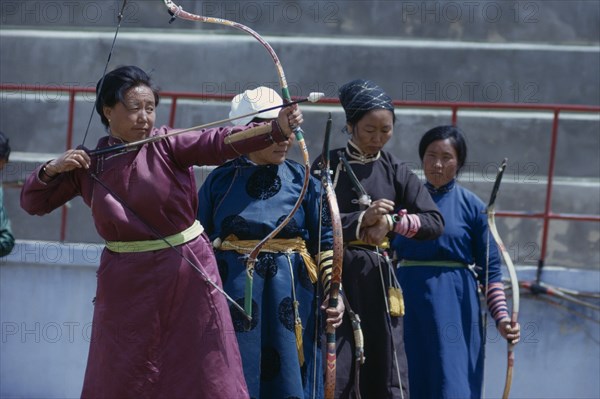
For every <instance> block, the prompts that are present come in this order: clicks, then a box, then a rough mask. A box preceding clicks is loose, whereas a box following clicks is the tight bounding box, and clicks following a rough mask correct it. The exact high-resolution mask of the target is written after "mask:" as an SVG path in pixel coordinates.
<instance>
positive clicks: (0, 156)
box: [0, 132, 10, 161]
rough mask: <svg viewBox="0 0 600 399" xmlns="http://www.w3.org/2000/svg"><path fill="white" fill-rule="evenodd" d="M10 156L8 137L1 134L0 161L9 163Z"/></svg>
mask: <svg viewBox="0 0 600 399" xmlns="http://www.w3.org/2000/svg"><path fill="white" fill-rule="evenodd" d="M9 156H10V145H9V144H8V137H6V136H5V135H4V133H2V132H0V160H6V161H8V157H9Z"/></svg>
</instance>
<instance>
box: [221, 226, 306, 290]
mask: <svg viewBox="0 0 600 399" xmlns="http://www.w3.org/2000/svg"><path fill="white" fill-rule="evenodd" d="M259 242H260V241H259V240H239V239H238V238H237V237H236V236H235V235H234V234H231V235H229V236H227V237H226V238H225V240H224V241H223V242H221V243H220V244H219V243H213V246H214V247H215V248H217V249H220V250H222V251H236V252H237V253H240V254H249V253H250V252H251V251H252V250H253V249H254V247H256V244H258V243H259ZM261 252H273V253H278V252H288V253H289V252H296V253H298V254H300V256H302V259H303V260H304V264H305V265H306V271H307V272H308V276H309V277H310V281H312V282H313V283H316V282H317V265H316V263H315V261H314V260H313V258H312V256H310V254H309V253H308V250H307V249H306V242H305V241H304V240H303V239H302V238H300V237H294V238H272V239H270V240H269V241H267V243H266V244H265V246H264V247H262V249H261Z"/></svg>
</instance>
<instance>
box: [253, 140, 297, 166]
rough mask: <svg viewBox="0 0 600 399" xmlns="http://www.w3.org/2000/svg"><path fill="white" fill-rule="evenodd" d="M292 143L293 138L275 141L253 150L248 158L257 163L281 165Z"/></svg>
mask: <svg viewBox="0 0 600 399" xmlns="http://www.w3.org/2000/svg"><path fill="white" fill-rule="evenodd" d="M292 137H293V135H292ZM290 145H291V139H288V140H285V141H282V142H280V143H273V144H271V145H270V146H268V147H267V148H264V149H262V150H258V151H254V152H251V153H250V154H248V158H250V160H251V161H252V162H254V163H255V164H257V165H279V164H282V163H283V162H284V161H285V158H286V156H287V152H288V150H289V148H290Z"/></svg>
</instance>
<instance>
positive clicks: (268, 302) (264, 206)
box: [198, 157, 332, 399]
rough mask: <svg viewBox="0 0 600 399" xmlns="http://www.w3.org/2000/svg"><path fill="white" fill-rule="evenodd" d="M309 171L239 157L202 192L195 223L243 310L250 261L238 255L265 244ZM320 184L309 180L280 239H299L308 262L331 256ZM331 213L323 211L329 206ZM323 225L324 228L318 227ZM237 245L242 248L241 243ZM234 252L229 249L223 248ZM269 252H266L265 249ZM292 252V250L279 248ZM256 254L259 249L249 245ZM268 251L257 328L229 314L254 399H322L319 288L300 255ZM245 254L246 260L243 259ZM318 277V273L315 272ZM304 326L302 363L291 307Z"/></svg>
mask: <svg viewBox="0 0 600 399" xmlns="http://www.w3.org/2000/svg"><path fill="white" fill-rule="evenodd" d="M304 174H305V172H304V167H303V166H302V165H300V164H298V163H296V162H294V161H291V160H286V161H285V162H284V163H283V164H281V165H256V164H254V163H253V162H252V161H250V160H249V159H248V158H246V157H240V158H238V159H235V160H233V161H231V162H228V163H226V164H225V165H223V166H221V167H219V168H217V169H215V170H214V171H213V172H212V173H211V174H210V175H209V176H208V178H207V179H206V181H205V183H204V184H203V185H202V188H201V189H200V192H199V198H200V208H199V211H198V218H199V219H200V221H201V222H202V224H203V225H204V226H205V228H206V231H207V232H208V233H209V236H210V238H211V240H216V241H215V244H216V245H217V246H219V242H223V243H222V244H221V246H220V248H221V249H218V250H216V251H215V252H216V257H217V262H218V264H219V271H220V273H221V278H222V279H223V284H224V287H225V290H226V292H227V293H228V294H229V295H230V296H232V297H233V299H235V300H236V301H237V302H238V303H239V304H241V305H242V306H243V304H244V286H245V283H246V263H245V260H246V256H245V255H247V254H248V253H249V252H250V251H249V250H247V251H236V250H233V249H231V248H232V247H231V246H233V247H240V246H241V245H242V244H243V243H244V242H248V241H247V240H257V241H258V240H261V239H263V238H264V237H265V236H267V235H268V234H269V233H270V232H271V231H272V230H274V229H275V227H276V226H277V225H279V224H280V223H281V221H282V220H283V219H284V218H285V216H287V215H288V214H289V213H290V212H291V210H292V208H293V206H294V204H295V202H296V200H297V198H298V196H299V194H300V191H301V189H302V180H303V177H304ZM319 192H320V191H319V182H318V181H317V180H316V179H314V178H312V177H311V179H310V183H309V186H308V190H307V193H306V196H305V198H304V201H303V202H302V206H301V207H300V208H299V209H298V211H297V212H296V213H295V214H294V217H293V219H292V220H291V221H290V223H289V224H287V225H286V226H285V227H284V228H283V230H282V231H281V232H280V233H279V234H278V235H277V237H276V238H277V239H284V240H286V239H287V240H290V241H291V240H292V239H295V238H300V239H301V240H303V241H304V242H306V247H307V250H308V252H309V253H310V255H313V256H314V255H315V254H317V252H318V250H319V237H318V234H319V225H320V223H323V225H322V226H321V233H322V236H321V239H320V243H321V248H320V250H321V251H324V250H330V249H331V248H332V234H331V227H330V219H329V218H328V217H327V215H328V213H327V212H328V211H327V210H326V209H324V211H323V214H324V215H325V216H326V217H324V218H320V217H319V211H320V203H321V200H320V194H319ZM325 205H326V204H325ZM321 220H322V221H323V222H321ZM236 239H237V240H239V241H236ZM226 243H229V244H230V245H231V246H230V247H229V248H230V249H229V250H226V249H225V244H226ZM268 245H269V244H267V246H265V247H264V248H267V247H268ZM282 245H283V246H284V247H288V246H289V247H291V244H285V243H283V244H282ZM250 247H254V244H252V245H250ZM289 247H288V248H284V249H281V250H277V249H270V250H268V251H266V252H265V251H263V252H261V253H260V254H259V256H258V261H257V263H256V266H255V273H254V283H253V284H254V287H253V291H252V303H253V306H252V309H253V314H252V322H251V323H248V322H247V321H246V319H245V318H244V316H243V315H242V313H241V312H240V311H239V310H238V309H236V308H234V307H232V306H230V310H231V315H232V319H233V325H234V328H235V331H236V335H237V338H238V343H239V346H240V352H241V354H242V361H243V366H244V375H245V377H246V382H247V384H248V389H249V392H250V396H251V397H253V398H263V399H264V398H274V399H281V398H320V397H322V395H323V375H322V374H323V369H322V360H321V358H322V356H321V352H320V343H319V341H318V339H319V333H320V331H321V330H322V327H321V326H320V324H321V323H320V321H319V318H318V315H319V312H320V310H319V306H320V304H321V302H322V301H323V298H322V297H319V296H317V287H316V284H315V283H314V282H313V281H311V279H310V278H309V274H308V272H307V264H306V262H305V261H304V260H303V258H302V256H300V254H299V253H298V252H292V251H289V249H290V248H289ZM244 254H245V255H244ZM312 268H313V269H314V268H315V266H312ZM295 301H297V302H298V304H299V307H298V313H299V317H300V319H301V321H302V326H303V328H304V331H303V357H304V362H303V364H302V366H301V365H300V361H299V355H298V351H297V349H296V337H295V334H294V330H295V325H294V324H295V312H294V307H293V306H294V302H295Z"/></svg>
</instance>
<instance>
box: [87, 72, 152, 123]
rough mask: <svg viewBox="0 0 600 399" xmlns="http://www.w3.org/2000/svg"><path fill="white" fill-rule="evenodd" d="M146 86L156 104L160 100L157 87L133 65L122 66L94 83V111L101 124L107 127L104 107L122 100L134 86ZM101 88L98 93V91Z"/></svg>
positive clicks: (145, 74) (111, 105)
mask: <svg viewBox="0 0 600 399" xmlns="http://www.w3.org/2000/svg"><path fill="white" fill-rule="evenodd" d="M100 86H102V87H100ZM138 86H148V87H149V88H150V90H152V93H154V101H155V102H156V105H158V101H159V100H160V98H159V95H158V87H156V86H155V85H154V82H152V79H151V78H150V76H149V75H148V74H147V73H146V72H144V71H143V70H142V69H141V68H139V67H136V66H134V65H128V66H122V67H119V68H117V69H115V70H113V71H111V72H109V73H107V74H106V76H105V77H104V82H102V79H100V80H99V81H98V83H97V84H96V96H97V99H96V112H98V114H99V115H100V119H101V120H102V124H103V125H104V126H105V127H106V128H108V119H106V117H105V116H104V110H103V108H104V107H114V106H115V104H117V103H118V102H123V96H124V95H125V93H126V92H127V91H128V90H129V89H131V88H134V87H138ZM100 89H102V91H101V92H100V93H98V91H99V90H100Z"/></svg>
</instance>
